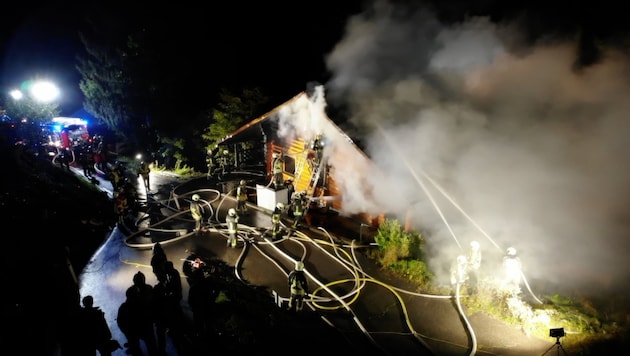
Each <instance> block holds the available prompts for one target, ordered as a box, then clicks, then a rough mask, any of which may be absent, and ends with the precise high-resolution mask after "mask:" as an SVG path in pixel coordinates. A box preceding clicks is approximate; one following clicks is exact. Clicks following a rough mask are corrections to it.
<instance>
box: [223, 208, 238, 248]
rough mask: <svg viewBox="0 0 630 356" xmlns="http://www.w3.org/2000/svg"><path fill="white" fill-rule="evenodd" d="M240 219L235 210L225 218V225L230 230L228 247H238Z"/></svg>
mask: <svg viewBox="0 0 630 356" xmlns="http://www.w3.org/2000/svg"><path fill="white" fill-rule="evenodd" d="M238 219H239V216H238V214H237V213H236V210H235V209H234V208H230V209H229V210H228V215H227V216H226V217H225V224H226V225H227V230H228V240H227V245H228V247H233V248H234V247H236V240H237V238H236V237H237V233H238Z"/></svg>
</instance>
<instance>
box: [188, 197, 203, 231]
mask: <svg viewBox="0 0 630 356" xmlns="http://www.w3.org/2000/svg"><path fill="white" fill-rule="evenodd" d="M200 199H201V197H200V196H199V194H193V196H192V201H191V202H190V215H191V216H192V218H193V219H194V220H195V229H194V230H193V231H195V233H196V234H199V232H200V231H201V220H202V219H203V206H201V202H200V201H199V200H200Z"/></svg>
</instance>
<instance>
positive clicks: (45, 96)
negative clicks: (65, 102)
mask: <svg viewBox="0 0 630 356" xmlns="http://www.w3.org/2000/svg"><path fill="white" fill-rule="evenodd" d="M31 94H33V97H34V98H35V99H36V100H38V101H41V102H45V103H48V102H51V101H53V100H55V99H56V98H57V97H58V96H59V88H57V86H56V85H55V84H53V83H51V82H36V83H34V84H33V86H32V87H31Z"/></svg>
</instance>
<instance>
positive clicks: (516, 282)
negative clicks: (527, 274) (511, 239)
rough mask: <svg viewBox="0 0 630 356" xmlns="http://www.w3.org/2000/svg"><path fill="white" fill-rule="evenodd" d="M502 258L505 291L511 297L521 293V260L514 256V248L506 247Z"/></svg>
mask: <svg viewBox="0 0 630 356" xmlns="http://www.w3.org/2000/svg"><path fill="white" fill-rule="evenodd" d="M505 252H506V253H505V256H503V273H504V281H503V282H504V286H505V290H506V292H507V293H508V294H510V295H511V296H512V297H516V296H518V295H519V294H520V293H521V275H522V272H521V268H522V266H521V259H520V258H519V257H518V256H517V255H516V249H515V248H514V247H508V248H507V250H506V251H505Z"/></svg>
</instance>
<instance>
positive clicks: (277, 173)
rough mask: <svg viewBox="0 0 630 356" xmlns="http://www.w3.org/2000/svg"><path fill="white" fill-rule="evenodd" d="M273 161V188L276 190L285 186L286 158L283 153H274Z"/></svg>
mask: <svg viewBox="0 0 630 356" xmlns="http://www.w3.org/2000/svg"><path fill="white" fill-rule="evenodd" d="M272 157H273V162H272V163H271V172H272V174H273V181H272V182H273V188H274V189H275V190H279V189H282V188H283V187H284V178H283V176H282V170H283V169H284V159H283V157H282V154H280V153H274V154H273V155H272Z"/></svg>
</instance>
